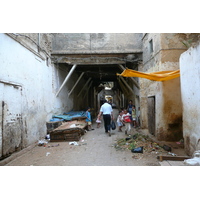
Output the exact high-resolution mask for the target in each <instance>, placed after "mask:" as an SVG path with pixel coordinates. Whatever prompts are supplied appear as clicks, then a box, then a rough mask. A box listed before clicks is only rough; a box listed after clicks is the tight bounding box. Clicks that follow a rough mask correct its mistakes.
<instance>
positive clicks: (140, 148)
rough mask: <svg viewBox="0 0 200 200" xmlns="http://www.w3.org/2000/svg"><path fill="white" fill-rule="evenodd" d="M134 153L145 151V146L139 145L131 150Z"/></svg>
mask: <svg viewBox="0 0 200 200" xmlns="http://www.w3.org/2000/svg"><path fill="white" fill-rule="evenodd" d="M131 152H132V153H143V147H138V148H135V149H132V150H131Z"/></svg>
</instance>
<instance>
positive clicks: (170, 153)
mask: <svg viewBox="0 0 200 200" xmlns="http://www.w3.org/2000/svg"><path fill="white" fill-rule="evenodd" d="M168 154H169V155H171V156H177V155H176V154H175V153H172V152H168Z"/></svg>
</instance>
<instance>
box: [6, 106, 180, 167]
mask: <svg viewBox="0 0 200 200" xmlns="http://www.w3.org/2000/svg"><path fill="white" fill-rule="evenodd" d="M117 114H118V110H117V109H114V119H115V121H116V118H117ZM93 128H94V129H95V130H92V131H88V132H87V133H85V135H83V137H82V138H81V140H80V141H78V142H77V144H78V145H70V144H69V143H70V142H49V143H48V144H47V145H45V146H38V145H36V146H35V147H34V148H32V149H31V150H29V151H27V152H26V153H24V154H23V155H21V156H19V157H17V158H16V159H14V160H13V161H11V162H9V163H8V164H7V166H160V165H162V164H161V163H160V162H159V160H158V159H157V154H156V152H151V153H150V154H148V155H145V154H144V155H143V154H141V153H132V152H131V150H129V149H125V150H121V151H120V150H117V149H116V148H115V145H114V144H115V143H116V141H117V140H119V139H121V138H126V137H127V136H126V135H125V134H124V131H123V132H118V131H117V129H115V130H112V132H111V137H109V136H108V134H106V133H105V131H104V127H103V123H102V124H101V127H100V128H97V127H96V123H93ZM123 129H124V128H123ZM138 131H139V130H138V129H134V128H132V130H131V134H136V133H138ZM164 153H165V152H164ZM165 154H166V153H165ZM173 165H177V166H180V165H183V164H182V163H181V164H180V162H174V164H173Z"/></svg>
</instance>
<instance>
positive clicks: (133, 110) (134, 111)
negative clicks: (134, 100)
mask: <svg viewBox="0 0 200 200" xmlns="http://www.w3.org/2000/svg"><path fill="white" fill-rule="evenodd" d="M132 121H133V127H134V128H136V109H135V105H133V108H132Z"/></svg>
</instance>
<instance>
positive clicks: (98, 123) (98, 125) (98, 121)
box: [96, 116, 101, 128]
mask: <svg viewBox="0 0 200 200" xmlns="http://www.w3.org/2000/svg"><path fill="white" fill-rule="evenodd" d="M96 123H97V128H99V127H100V124H101V118H100V117H99V116H98V117H97V120H96Z"/></svg>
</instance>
